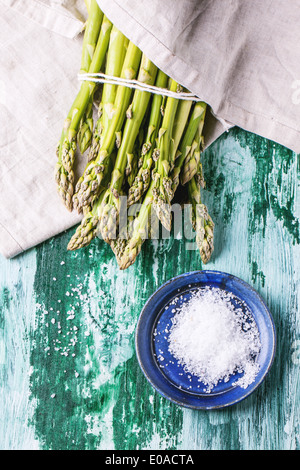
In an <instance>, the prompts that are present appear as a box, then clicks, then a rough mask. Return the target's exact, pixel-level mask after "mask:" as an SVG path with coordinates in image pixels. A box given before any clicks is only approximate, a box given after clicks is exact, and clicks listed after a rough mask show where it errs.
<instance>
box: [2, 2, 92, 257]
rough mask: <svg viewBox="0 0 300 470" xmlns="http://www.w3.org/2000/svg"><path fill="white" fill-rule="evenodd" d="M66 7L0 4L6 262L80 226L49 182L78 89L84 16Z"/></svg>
mask: <svg viewBox="0 0 300 470" xmlns="http://www.w3.org/2000/svg"><path fill="white" fill-rule="evenodd" d="M64 3H66V2H64ZM77 3H78V4H82V3H83V2H82V1H78V2H77ZM71 6H72V7H73V9H71V8H70V10H67V9H66V8H62V6H61V5H59V4H58V2H57V1H56V2H52V1H49V2H47V1H46V0H43V1H41V0H39V1H35V0H34V1H33V0H6V1H3V0H0V8H1V16H0V72H1V74H0V194H1V200H0V251H1V253H2V254H3V255H4V256H5V257H7V258H9V257H12V256H15V255H16V254H18V253H20V252H22V251H24V250H26V249H28V248H31V247H33V246H35V245H37V244H38V243H40V242H42V241H44V240H46V239H48V238H49V237H52V236H53V235H55V234H58V233H60V232H62V231H64V230H66V229H67V228H69V227H70V226H72V225H74V224H76V223H77V222H78V221H79V217H78V216H77V215H76V214H75V213H74V214H70V213H69V212H68V211H67V210H66V209H65V208H64V207H63V205H62V204H61V201H60V199H59V197H58V195H57V192H56V185H55V183H54V176H53V175H54V165H55V162H56V156H55V148H56V144H57V142H58V140H59V136H60V133H61V129H62V125H63V120H64V118H65V115H66V112H67V110H68V108H69V106H70V105H71V103H72V101H73V98H74V96H75V95H76V93H77V90H78V87H79V85H78V82H77V78H76V77H77V73H78V70H79V68H80V60H81V37H80V36H78V35H79V33H80V31H81V29H82V26H83V22H84V18H83V17H82V16H79V10H76V9H75V2H74V1H72V2H70V7H71ZM75 13H78V16H77V17H76V16H75Z"/></svg>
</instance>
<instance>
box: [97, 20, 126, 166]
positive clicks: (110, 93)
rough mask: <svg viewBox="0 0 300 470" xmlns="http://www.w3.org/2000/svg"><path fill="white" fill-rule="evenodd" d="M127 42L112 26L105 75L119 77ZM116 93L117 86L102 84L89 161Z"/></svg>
mask: <svg viewBox="0 0 300 470" xmlns="http://www.w3.org/2000/svg"><path fill="white" fill-rule="evenodd" d="M128 42H129V41H128V39H127V38H126V37H125V36H124V35H123V34H122V33H121V31H119V30H118V29H117V28H116V27H115V26H113V28H112V30H111V35H110V42H109V48H108V53H107V59H106V67H105V73H106V75H109V76H113V77H119V76H120V73H121V70H122V66H123V62H124V57H125V53H126V48H127V46H128ZM116 92H117V85H112V84H110V83H105V84H104V86H103V90H102V97H101V103H100V109H99V118H98V120H97V122H96V126H95V130H94V135H93V140H92V147H91V149H90V152H89V156H88V160H89V161H91V160H94V159H95V158H96V157H97V155H98V153H99V150H100V145H101V136H103V134H104V129H107V128H108V126H109V123H110V121H111V119H112V117H113V113H114V101H115V98H116Z"/></svg>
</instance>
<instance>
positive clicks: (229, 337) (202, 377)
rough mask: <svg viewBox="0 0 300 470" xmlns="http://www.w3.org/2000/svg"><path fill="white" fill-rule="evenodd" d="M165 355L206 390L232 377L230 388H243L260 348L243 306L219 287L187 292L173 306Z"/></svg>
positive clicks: (254, 368)
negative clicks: (235, 386)
mask: <svg viewBox="0 0 300 470" xmlns="http://www.w3.org/2000/svg"><path fill="white" fill-rule="evenodd" d="M168 341H169V352H170V353H171V354H172V355H173V357H174V358H175V359H176V360H177V361H178V363H179V364H181V365H182V366H183V367H184V370H185V372H186V373H189V374H193V375H194V376H196V377H198V378H199V381H201V382H202V383H203V384H204V385H205V386H206V392H208V393H209V392H211V391H212V389H213V388H214V387H215V386H216V385H217V384H218V383H219V382H220V381H224V382H227V381H228V380H229V379H230V378H231V377H232V376H233V375H235V374H237V373H240V374H242V375H241V376H240V377H239V378H237V380H236V382H235V383H234V385H238V386H240V387H242V388H247V387H248V386H249V385H250V384H251V383H253V381H254V380H255V378H256V376H257V373H258V371H259V365H258V363H257V361H256V358H257V355H258V353H259V351H260V348H261V343H260V336H259V331H258V328H257V325H256V323H255V321H254V319H253V317H252V315H251V314H250V312H249V310H248V309H247V306H246V305H245V304H244V303H243V302H242V301H240V302H239V304H238V305H237V304H236V297H235V296H233V294H231V293H228V292H225V291H224V290H222V289H219V288H203V289H197V290H195V291H192V296H191V298H190V299H189V300H188V301H186V302H183V303H182V304H181V305H180V306H179V307H177V308H176V312H175V313H174V317H173V318H172V326H171V329H170V334H169V339H168Z"/></svg>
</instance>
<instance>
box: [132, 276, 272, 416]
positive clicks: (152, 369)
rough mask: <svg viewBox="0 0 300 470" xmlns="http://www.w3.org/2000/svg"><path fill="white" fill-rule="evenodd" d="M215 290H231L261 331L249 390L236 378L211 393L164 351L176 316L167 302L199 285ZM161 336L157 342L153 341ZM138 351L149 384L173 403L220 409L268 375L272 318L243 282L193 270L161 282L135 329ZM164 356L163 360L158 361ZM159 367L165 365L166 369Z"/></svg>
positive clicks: (181, 297)
mask: <svg viewBox="0 0 300 470" xmlns="http://www.w3.org/2000/svg"><path fill="white" fill-rule="evenodd" d="M207 286H208V287H216V288H219V289H223V290H225V291H226V292H230V293H232V294H233V296H234V297H235V298H236V302H237V307H240V302H242V303H244V304H246V308H247V311H248V312H250V315H251V316H252V319H251V321H255V323H256V325H257V328H258V330H259V335H260V342H261V349H260V352H259V355H258V356H257V358H256V361H257V362H258V364H259V372H258V374H257V375H256V378H255V381H254V382H252V383H251V384H250V385H249V386H248V387H247V388H242V387H240V386H237V385H235V384H234V382H235V381H236V380H237V378H238V375H237V374H235V375H234V376H233V377H232V378H231V379H230V380H229V381H228V382H226V383H224V382H220V383H219V384H218V385H217V386H216V387H214V389H213V390H212V391H211V392H210V393H206V391H205V385H204V384H202V385H201V384H199V380H198V378H197V377H195V376H192V375H191V374H187V373H185V372H184V371H183V369H182V367H181V366H180V365H179V364H178V363H177V361H176V359H175V358H174V357H173V356H172V355H171V353H170V352H169V351H168V344H169V343H168V333H166V332H168V330H169V327H170V325H171V321H172V317H173V316H174V306H172V305H170V302H172V300H174V299H175V298H176V300H177V305H176V306H177V307H178V306H179V305H180V302H185V301H187V300H188V299H189V297H190V295H191V292H192V291H193V290H195V289H199V288H203V287H207ZM158 335H159V341H157V338H158ZM135 345H136V353H137V358H138V361H139V364H140V367H141V369H142V371H143V373H144V375H145V377H146V378H147V380H148V381H149V382H150V384H151V385H152V386H153V387H154V388H155V390H157V392H158V393H160V394H161V395H162V396H164V397H165V398H167V399H169V400H171V401H172V402H173V403H176V404H177V405H180V406H184V407H187V408H193V409H207V410H208V409H215V408H224V407H227V406H230V405H233V404H235V403H238V402H240V401H241V400H243V399H244V398H246V397H247V396H249V395H250V394H251V393H252V392H253V391H254V390H255V389H256V388H257V387H258V386H259V385H260V384H261V383H262V381H263V380H264V378H265V377H266V375H267V373H268V372H269V370H270V368H271V366H272V363H273V359H274V355H275V349H276V332H275V326H274V321H273V319H272V316H271V314H270V312H269V310H268V308H267V306H266V305H265V303H264V301H263V299H262V298H261V297H260V295H259V294H258V293H257V292H256V291H255V290H254V289H253V288H252V287H251V286H250V285H249V284H247V283H245V282H244V281H242V280H241V279H239V278H237V277H235V276H232V275H231V274H227V273H223V272H219V271H195V272H191V273H186V274H182V275H180V276H177V277H175V278H173V279H171V280H170V281H168V282H166V283H165V284H163V285H162V286H161V287H160V288H159V289H158V290H157V291H156V292H155V293H154V294H153V295H152V296H151V297H150V298H149V299H148V301H147V303H146V304H145V306H144V308H143V310H142V312H141V314H140V317H139V320H138V324H137V328H136V337H135ZM162 357H163V361H162V359H161V358H162ZM163 364H168V367H164V366H163Z"/></svg>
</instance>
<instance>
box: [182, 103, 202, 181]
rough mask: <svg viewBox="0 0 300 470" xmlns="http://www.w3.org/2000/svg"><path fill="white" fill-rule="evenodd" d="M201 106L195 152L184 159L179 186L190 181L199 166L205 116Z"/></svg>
mask: <svg viewBox="0 0 300 470" xmlns="http://www.w3.org/2000/svg"><path fill="white" fill-rule="evenodd" d="M202 106H203V113H202V114H201V119H200V122H199V125H198V129H197V132H196V135H195V146H196V148H195V151H193V152H189V154H188V155H187V156H186V157H185V160H184V163H183V166H182V169H181V174H180V181H181V184H182V185H184V184H186V183H187V182H188V181H190V180H191V179H192V178H193V176H194V175H195V174H196V173H197V171H198V168H199V165H200V153H201V142H202V131H203V127H204V120H205V114H206V105H202Z"/></svg>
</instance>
